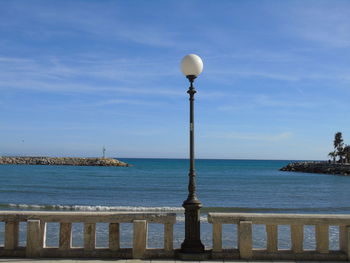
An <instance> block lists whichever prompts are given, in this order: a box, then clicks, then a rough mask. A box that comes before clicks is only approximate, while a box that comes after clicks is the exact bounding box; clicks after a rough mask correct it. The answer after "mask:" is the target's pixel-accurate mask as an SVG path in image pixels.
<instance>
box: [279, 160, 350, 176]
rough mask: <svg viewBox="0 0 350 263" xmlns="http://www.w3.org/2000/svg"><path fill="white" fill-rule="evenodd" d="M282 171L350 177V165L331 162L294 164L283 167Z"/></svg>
mask: <svg viewBox="0 0 350 263" xmlns="http://www.w3.org/2000/svg"><path fill="white" fill-rule="evenodd" d="M280 171H289V172H303V173H321V174H338V175H349V174H350V164H340V163H329V162H294V163H289V164H287V165H286V166H284V167H282V168H281V169H280Z"/></svg>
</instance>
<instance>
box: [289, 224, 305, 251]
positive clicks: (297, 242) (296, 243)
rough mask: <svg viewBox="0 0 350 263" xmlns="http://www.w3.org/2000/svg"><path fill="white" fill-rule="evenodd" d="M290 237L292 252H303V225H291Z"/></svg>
mask: <svg viewBox="0 0 350 263" xmlns="http://www.w3.org/2000/svg"><path fill="white" fill-rule="evenodd" d="M290 235H291V240H292V251H293V252H294V253H301V252H303V250H304V248H303V246H304V245H303V243H304V226H303V225H291V226H290Z"/></svg>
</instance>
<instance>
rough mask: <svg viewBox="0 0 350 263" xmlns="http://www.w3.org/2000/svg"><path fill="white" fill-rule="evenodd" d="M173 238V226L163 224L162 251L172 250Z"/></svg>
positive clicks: (171, 224)
mask: <svg viewBox="0 0 350 263" xmlns="http://www.w3.org/2000/svg"><path fill="white" fill-rule="evenodd" d="M173 236H174V224H173V223H165V224H164V250H166V251H171V250H173Z"/></svg>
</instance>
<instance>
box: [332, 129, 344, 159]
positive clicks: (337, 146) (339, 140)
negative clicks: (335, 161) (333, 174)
mask: <svg viewBox="0 0 350 263" xmlns="http://www.w3.org/2000/svg"><path fill="white" fill-rule="evenodd" d="M333 145H334V151H336V153H337V156H339V161H340V162H341V163H343V156H344V153H343V148H344V142H343V135H342V133H341V132H337V133H336V134H335V135H334V141H333Z"/></svg>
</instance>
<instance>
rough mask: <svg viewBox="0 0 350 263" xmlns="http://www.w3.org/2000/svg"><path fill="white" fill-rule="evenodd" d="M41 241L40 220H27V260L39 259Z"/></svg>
mask: <svg viewBox="0 0 350 263" xmlns="http://www.w3.org/2000/svg"><path fill="white" fill-rule="evenodd" d="M42 241H43V239H42V237H41V228H40V220H32V219H30V220H28V221H27V247H26V256H27V257H29V258H37V257H40V251H41V248H42V247H43V245H42Z"/></svg>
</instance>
